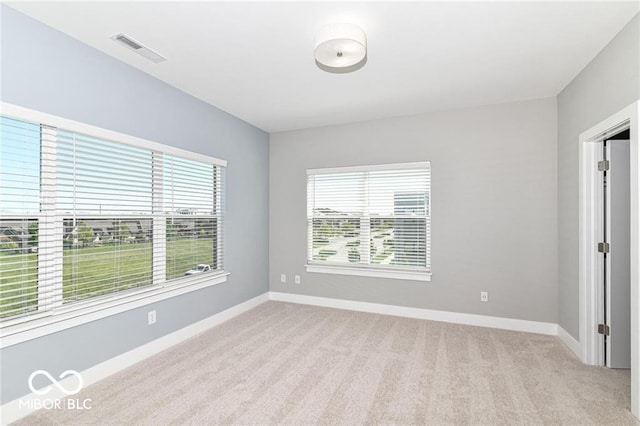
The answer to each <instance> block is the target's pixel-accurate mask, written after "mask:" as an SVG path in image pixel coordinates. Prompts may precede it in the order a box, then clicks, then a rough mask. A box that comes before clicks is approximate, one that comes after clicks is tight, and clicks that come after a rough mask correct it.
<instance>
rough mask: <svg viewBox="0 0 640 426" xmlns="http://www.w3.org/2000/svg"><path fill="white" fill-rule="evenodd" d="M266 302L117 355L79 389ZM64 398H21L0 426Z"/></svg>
mask: <svg viewBox="0 0 640 426" xmlns="http://www.w3.org/2000/svg"><path fill="white" fill-rule="evenodd" d="M268 300H269V293H264V294H261V295H260V296H257V297H254V298H253V299H249V300H247V301H246V302H243V303H240V304H239V305H235V306H233V307H231V308H229V309H227V310H225V311H222V312H219V313H217V314H215V315H212V316H210V317H208V318H205V319H203V320H201V321H198V322H196V323H193V324H191V325H189V326H187V327H184V328H181V329H180V330H177V331H174V332H173V333H170V334H167V335H166V336H163V337H161V338H159V339H156V340H154V341H152V342H149V343H146V344H144V345H142V346H139V347H137V348H135V349H133V350H130V351H129V352H125V353H123V354H121V355H118V356H116V357H115V358H111V359H109V360H107V361H105V362H103V363H100V364H98V365H95V366H93V367H91V368H88V369H86V370H84V371H82V372H80V375H81V376H82V380H83V385H84V386H88V385H91V384H93V383H96V382H98V381H100V380H102V379H104V378H106V377H108V376H111V375H112V374H115V373H117V372H119V371H121V370H124V369H125V368H128V367H130V366H132V365H133V364H136V363H138V362H140V361H142V360H144V359H146V358H149V357H151V356H153V355H156V354H158V353H159V352H162V351H164V350H165V349H168V348H170V347H172V346H174V345H176V344H178V343H180V342H182V341H184V340H186V339H188V338H190V337H193V336H195V335H197V334H200V333H202V332H204V331H206V330H208V329H210V328H212V327H215V326H216V325H219V324H221V323H223V322H225V321H228V320H230V319H231V318H233V317H236V316H238V315H240V314H242V313H244V312H246V311H248V310H250V309H253V308H255V307H256V306H258V305H260V304H262V303H264V302H266V301H268ZM72 380H75V378H73V377H69V378H67V379H63V380H60V381H59V383H60V384H61V385H62V386H63V387H64V388H67V389H72V388H73V387H74V385H76V384H77V383H76V382H72ZM66 396H67V395H65V394H63V393H62V391H61V390H59V389H58V388H57V387H55V386H52V389H51V391H50V392H49V393H47V394H46V396H44V397H43V396H39V395H36V394H33V393H32V394H29V395H26V396H24V397H22V398H18V399H16V400H13V401H10V402H7V403H6V404H3V405H2V406H1V407H0V424H2V425H6V424H9V423H12V422H15V421H17V420H20V419H21V418H23V417H25V416H27V415H29V414H31V413H33V412H35V411H38V409H37V408H35V407H34V406H35V405H36V404H33V401H35V400H40V401H43V400H45V399H46V400H56V399H62V398H65V397H66Z"/></svg>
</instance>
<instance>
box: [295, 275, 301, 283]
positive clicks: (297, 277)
mask: <svg viewBox="0 0 640 426" xmlns="http://www.w3.org/2000/svg"><path fill="white" fill-rule="evenodd" d="M294 281H295V282H296V284H300V275H296V276H295V279H294Z"/></svg>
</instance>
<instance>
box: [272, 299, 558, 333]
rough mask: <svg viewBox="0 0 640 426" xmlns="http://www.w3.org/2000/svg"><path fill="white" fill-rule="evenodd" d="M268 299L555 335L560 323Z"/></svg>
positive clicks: (326, 301) (347, 302)
mask: <svg viewBox="0 0 640 426" xmlns="http://www.w3.org/2000/svg"><path fill="white" fill-rule="evenodd" d="M269 299H270V300H275V301H279V302H291V303H300V304H303V305H314V306H324V307H327V308H337V309H346V310H350V311H360V312H370V313H373V314H383V315H393V316H398V317H406V318H417V319H424V320H431V321H441V322H449V323H454V324H466V325H475V326H480V327H489V328H500V329H503V330H513V331H524V332H527V333H538V334H548V335H552V336H557V335H558V325H557V324H554V323H549V322H538V321H528V320H521V319H513V318H501V317H491V316H487V315H476V314H464V313H459V312H447V311H435V310H432V309H422V308H409V307H406V306H396V305H384V304H380V303H368V302H357V301H353V300H343V299H330V298H326V297H316V296H305V295H302V294H292V293H279V292H274V291H272V292H269Z"/></svg>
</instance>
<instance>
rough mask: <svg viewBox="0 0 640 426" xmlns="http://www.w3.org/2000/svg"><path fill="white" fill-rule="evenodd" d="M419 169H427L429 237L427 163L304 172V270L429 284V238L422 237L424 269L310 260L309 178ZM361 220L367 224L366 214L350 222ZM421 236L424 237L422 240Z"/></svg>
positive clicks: (427, 228)
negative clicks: (425, 264) (305, 253)
mask: <svg viewBox="0 0 640 426" xmlns="http://www.w3.org/2000/svg"><path fill="white" fill-rule="evenodd" d="M412 168H413V169H420V168H426V169H427V170H429V183H428V194H429V198H428V212H429V214H428V215H425V218H426V223H425V233H426V235H430V234H431V193H432V191H431V177H430V176H431V161H420V162H411V163H388V164H376V165H362V166H347V167H332V168H317V169H307V205H306V210H307V218H306V220H307V225H306V226H307V250H306V251H307V255H306V257H307V260H306V264H305V269H306V271H307V272H310V273H323V274H338V275H352V276H363V277H374V278H390V279H400V280H411V281H427V282H428V281H431V275H432V272H431V260H430V259H431V244H430V238H429V239H427V238H425V241H426V242H425V250H426V256H427V259H428V261H427V268H426V269H420V268H403V267H389V266H380V265H373V264H365V265H358V266H355V265H350V264H339V263H324V262H318V261H313V260H311V259H312V257H313V225H312V222H313V220H314V216H313V212H312V211H311V210H312V209H311V208H310V203H311V197H313V195H312V194H310V192H311V191H310V189H309V179H310V177H311V176H317V175H327V174H339V173H358V172H360V173H368V172H376V171H394V170H398V171H400V170H407V169H412ZM356 218H357V219H360V220H361V219H362V218H365V223H369V220H368V219H370V218H371V217H370V216H369V215H368V212H367V213H366V214H365V215H364V216H358V217H356V216H354V219H356ZM365 232H366V233H370V232H371V229H370V225H369V226H368V227H367V229H366V230H365ZM426 235H425V237H426Z"/></svg>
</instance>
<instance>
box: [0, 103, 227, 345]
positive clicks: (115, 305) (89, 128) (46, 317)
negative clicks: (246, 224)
mask: <svg viewBox="0 0 640 426" xmlns="http://www.w3.org/2000/svg"><path fill="white" fill-rule="evenodd" d="M0 113H1V114H2V115H5V116H8V117H10V118H14V119H16V120H23V121H29V122H35V123H41V125H43V126H50V127H54V128H61V129H65V130H69V131H73V132H77V133H83V134H86V135H91V136H92V137H96V138H102V139H106V140H110V141H117V142H118V143H122V144H126V145H131V146H134V147H138V148H143V149H148V150H151V151H153V152H161V153H166V154H171V155H176V156H179V157H182V158H185V159H189V160H194V161H200V162H206V163H210V164H213V165H215V166H220V167H226V166H227V161H225V160H221V159H218V158H215V157H211V156H206V155H204V154H198V153H195V152H191V151H187V150H183V149H180V148H176V147H173V146H169V145H164V144H160V143H157V142H153V141H149V140H146V139H142V138H138V137H135V136H131V135H127V134H123V133H119V132H115V131H112V130H108V129H104V128H100V127H97V126H93V125H90V124H86V123H81V122H77V121H74V120H69V119H66V118H62V117H58V116H55V115H52V114H48V113H43V112H40V111H35V110H31V109H28V108H24V107H21V106H18V105H14V104H10V103H6V102H1V101H0ZM41 144H42V140H41ZM41 161H42V159H41ZM41 188H42V187H41ZM222 191H223V194H222V197H224V188H222ZM222 203H223V205H224V200H222ZM46 214H47V213H46V212H42V211H41V212H39V213H37V214H29V215H28V216H29V217H32V218H35V219H38V221H40V220H41V219H42V218H44V216H45V215H46ZM222 215H223V217H224V212H222ZM151 216H152V217H154V223H155V218H156V217H157V218H158V219H159V220H160V219H161V220H165V217H164V214H163V213H162V212H152V214H151ZM154 226H155V225H154ZM218 234H219V237H218V238H219V239H220V238H222V235H223V234H224V220H223V221H222V223H221V225H220V228H219V232H218ZM39 243H41V242H39ZM39 245H41V244H39ZM219 250H220V249H219ZM218 256H219V259H220V260H222V259H224V247H222V249H221V251H220V252H219V253H218ZM60 258H61V259H62V254H60ZM222 261H223V260H222ZM38 262H39V261H38ZM223 266H224V264H223ZM228 275H229V272H227V271H225V270H224V269H221V270H219V271H215V272H214V273H212V274H210V275H209V274H207V276H206V277H203V276H197V275H196V276H194V277H183V278H180V279H169V280H165V281H163V282H160V283H157V284H151V285H148V286H145V287H139V288H134V289H131V290H125V291H122V292H116V293H111V294H109V295H106V297H96V298H88V299H86V300H83V301H80V302H75V303H70V304H69V305H63V306H59V307H56V308H55V309H54V310H47V311H41V312H37V313H33V314H28V315H24V316H18V317H16V318H8V319H6V320H3V321H2V322H0V348H5V347H8V346H12V345H15V344H19V343H22V342H25V341H28V340H31V339H34V338H38V337H42V336H46V335H48V334H51V333H55V332H58V331H61V330H65V329H68V328H71V327H76V326H78V325H81V324H85V323H88V322H91V321H95V320H97V319H102V318H106V317H108V316H111V315H115V314H118V313H122V312H126V311H129V310H132V309H136V308H139V307H141V306H145V305H149V304H151V303H156V302H159V301H161V300H166V299H169V298H172V297H176V296H179V295H182V294H186V293H190V292H193V291H197V290H200V289H204V288H207V287H210V286H214V285H217V284H221V283H223V282H225V281H227V276H228ZM154 280H155V277H154Z"/></svg>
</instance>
